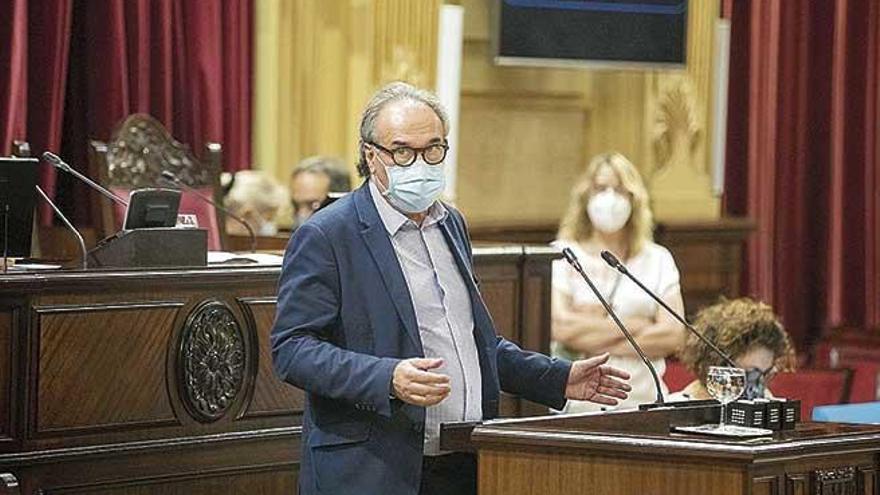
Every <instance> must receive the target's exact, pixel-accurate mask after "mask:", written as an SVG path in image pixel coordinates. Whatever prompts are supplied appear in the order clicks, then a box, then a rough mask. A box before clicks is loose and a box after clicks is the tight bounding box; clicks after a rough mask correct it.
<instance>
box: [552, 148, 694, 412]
mask: <svg viewBox="0 0 880 495" xmlns="http://www.w3.org/2000/svg"><path fill="white" fill-rule="evenodd" d="M652 230H653V221H652V215H651V209H650V207H649V200H648V192H647V190H646V189H645V185H644V183H643V182H642V178H641V176H640V175H639V173H638V170H636V168H635V166H634V165H633V164H632V163H630V161H629V160H627V159H626V158H625V157H624V156H623V155H621V154H619V153H604V154H601V155H599V156H597V157H595V158H594V159H593V160H592V161H591V162H590V164H589V165H588V167H587V170H586V172H585V173H584V175H583V176H582V177H581V178H580V179H579V180H578V182H577V184H576V185H575V186H574V190H573V191H572V196H571V202H570V204H569V208H568V212H567V213H566V214H565V217H564V218H563V221H562V225H561V227H560V229H559V239H558V240H557V241H556V243H555V245H556V246H557V247H559V248H564V247H570V248H571V249H572V250H573V251H574V253H575V254H576V255H577V257H578V259H579V260H580V262H581V265H582V266H583V268H584V270H585V271H586V272H587V274H588V275H589V276H590V278H591V279H592V280H593V282H594V283H595V284H596V286H597V288H598V289H599V291H600V292H601V293H602V295H603V297H604V298H605V299H606V300H607V301H608V302H609V304H610V305H611V307H612V308H613V309H614V310H615V312H616V313H617V314H618V315H619V316H620V318H621V320H622V321H623V323H624V325H626V327H627V328H628V329H629V330H630V332H631V333H632V334H633V336H634V338H635V340H636V341H637V342H638V343H639V344H640V345H641V347H642V348H643V349H644V351H645V353H646V354H647V355H648V358H649V359H651V360H652V361H653V363H654V367H655V368H657V372H658V374H659V375H661V376H662V374H663V372H664V370H665V361H664V358H665V357H666V356H667V355H669V354H672V353H673V352H674V351H675V350H676V349H678V348H679V347H680V346H681V343H682V341H683V339H684V328H683V327H682V326H681V324H679V323H678V322H677V321H675V320H674V319H673V318H672V317H671V316H670V315H669V314H667V313H666V312H665V311H664V310H663V309H662V308H661V307H660V305H659V304H657V303H656V302H655V301H654V300H653V299H651V298H650V296H648V295H647V294H645V293H644V292H643V291H642V290H641V289H640V288H639V287H638V286H636V285H635V284H634V283H633V282H632V281H630V280H629V279H627V278H626V277H623V276H622V275H621V274H620V272H618V271H616V270H614V269H613V268H611V267H610V266H608V265H607V264H606V263H605V262H604V261H603V260H602V258H601V257H600V253H601V252H602V251H603V250H608V251H611V252H612V253H614V255H615V256H617V257H618V258H619V259H620V260H622V261H623V262H624V263H625V264H626V265H627V267H628V268H629V271H630V272H631V273H633V274H634V275H635V276H636V278H638V279H640V280H641V281H642V282H644V283H645V284H646V285H647V286H648V287H650V288H651V290H653V291H654V292H655V293H657V294H658V295H659V296H660V297H662V298H663V300H664V301H665V302H666V303H667V304H669V305H670V306H671V307H672V308H674V309H676V310H677V311H679V312H681V311H682V306H683V304H682V299H681V289H680V287H679V280H678V278H679V276H678V268H676V266H675V260H673V258H672V255H671V254H669V251H667V250H666V248H664V247H662V246H660V245H658V244H655V243H654V242H652ZM552 333H553V341H554V342H553V351H554V353H555V354H556V355H559V356H563V357H568V358H576V357H579V356H584V355H595V354H600V353H603V352H607V353H610V354H611V358H610V359H609V361H608V363H609V364H611V365H614V366H616V367H618V368H622V369H625V370H626V371H627V372H629V374H630V375H631V376H632V378H631V379H630V382H629V383H630V385H631V386H632V392H630V394H629V397H628V398H627V399H626V400H625V401H622V402H621V403H620V404H618V406H617V407H621V408H629V407H636V406H638V405H639V404H641V403H647V402H654V399H655V398H656V389H655V387H654V382H653V380H652V379H651V374H650V371H649V370H648V369H647V368H646V367H645V365H644V363H642V361H641V360H640V359H639V358H638V356H637V354H636V353H635V351H634V350H633V349H632V347H630V345H629V342H628V341H627V340H626V339H625V337H624V336H623V334H622V333H621V332H620V330H619V329H618V328H617V326H616V325H615V324H614V322H613V321H612V320H611V318H609V316H608V315H607V314H606V313H605V310H604V308H603V307H602V305H601V304H600V303H599V300H598V299H596V297H595V296H594V295H593V293H592V291H591V290H590V288H589V287H588V286H587V285H586V283H585V282H584V280H583V279H582V278H581V276H580V275H579V274H578V273H577V272H576V271H575V270H574V269H573V268H571V266H569V265H568V264H567V263H566V262H565V261H564V260H556V261H554V262H553V297H552ZM663 392H664V394H665V393H666V388H665V385H663ZM600 407H601V406H598V405H596V404H592V403H588V402H579V401H568V404H567V405H566V408H565V412H585V411H595V410H598V409H599V408H600Z"/></svg>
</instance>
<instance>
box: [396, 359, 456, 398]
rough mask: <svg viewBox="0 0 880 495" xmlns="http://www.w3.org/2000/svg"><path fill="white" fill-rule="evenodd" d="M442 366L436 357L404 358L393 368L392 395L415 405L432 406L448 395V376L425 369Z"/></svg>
mask: <svg viewBox="0 0 880 495" xmlns="http://www.w3.org/2000/svg"><path fill="white" fill-rule="evenodd" d="M440 366H443V360H442V359H438V358H412V359H404V360H403V361H401V362H400V363H398V365H397V367H395V368H394V375H393V377H392V380H391V382H392V385H393V388H394V396H395V397H397V398H398V399H400V400H402V401H404V402H406V403H408V404H414V405H417V406H433V405H434V404H438V403H439V402H440V401H442V400H443V399H445V398H446V396H448V395H449V392H450V390H452V389H451V388H450V386H449V377H448V376H446V375H442V374H440V373H433V372H430V371H427V370H430V369H434V368H439V367H440Z"/></svg>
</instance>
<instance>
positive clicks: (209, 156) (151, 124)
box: [89, 114, 226, 250]
mask: <svg viewBox="0 0 880 495" xmlns="http://www.w3.org/2000/svg"><path fill="white" fill-rule="evenodd" d="M90 144H91V146H90V147H89V174H90V175H91V176H92V177H93V178H96V180H97V181H98V182H99V183H100V184H102V185H103V186H105V187H107V188H108V189H110V190H111V191H113V192H114V193H116V194H117V195H119V196H121V197H123V198H127V197H128V194H129V192H130V191H131V190H133V189H137V188H142V187H168V186H169V185H168V184H167V182H165V181H164V180H162V179H161V174H162V171H163V170H169V171H171V172H172V173H174V174H175V175H176V176H177V177H179V178H180V180H181V181H182V182H184V183H185V184H187V185H189V186H191V187H193V188H195V189H196V190H197V191H199V192H200V193H201V194H202V195H204V196H207V197H209V198H211V199H213V200H214V201H215V202H221V192H220V191H221V189H220V171H221V159H222V156H221V154H222V152H221V147H220V145H219V144H217V143H208V144H207V145H206V146H205V148H206V149H205V154H204V157H203V160H198V159H197V158H196V157H195V156H193V154H192V152H191V151H190V149H189V147H188V146H187V145H184V144H181V143H179V142H178V141H176V140H175V139H174V138H173V137H172V136H171V135H170V134H169V133H168V131H167V130H166V129H165V128H164V127H163V126H162V124H160V123H159V122H158V121H157V120H156V119H154V118H153V117H150V116H149V115H144V114H133V115H130V116H128V117H127V118H126V119H125V120H124V121H123V122H122V123H121V124H120V125H119V127H117V128H116V130H115V131H114V132H113V135H112V137H111V138H110V141H108V142H107V143H103V142H101V141H92V142H91V143H90ZM92 198H93V200H92V201H93V203H92V207H93V210H92V211H94V212H97V213H98V215H97V217H98V221H97V224H98V227H99V231H100V232H101V233H102V234H103V235H104V236H108V235H111V234H113V233H115V232H116V231H117V230H119V228H120V227H121V225H122V220H123V218H124V215H125V211H124V207H123V206H122V205H119V204H114V203H112V202H110V201H108V200H107V199H106V198H103V197H101V196H100V195H97V194H95V195H92ZM180 213H190V214H194V215H195V216H196V218H197V219H198V223H199V227H201V228H204V229H206V230H207V231H208V249H210V250H219V249H221V246H223V245H224V244H225V240H226V232H225V229H224V221H223V218H221V217H220V214H219V213H218V212H217V211H216V210H215V209H214V207H213V206H211V205H210V204H208V203H206V202H204V201H202V200H201V199H199V198H198V197H197V196H196V195H194V194H192V193H190V192H187V191H184V192H183V194H182V195H181V198H180Z"/></svg>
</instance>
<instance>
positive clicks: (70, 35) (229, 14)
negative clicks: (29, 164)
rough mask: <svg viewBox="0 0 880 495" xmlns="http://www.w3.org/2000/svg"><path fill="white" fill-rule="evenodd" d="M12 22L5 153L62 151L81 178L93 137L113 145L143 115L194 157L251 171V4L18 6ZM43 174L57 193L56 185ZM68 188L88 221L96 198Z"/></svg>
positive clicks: (58, 0)
mask: <svg viewBox="0 0 880 495" xmlns="http://www.w3.org/2000/svg"><path fill="white" fill-rule="evenodd" d="M8 12H11V15H9V16H4V17H3V18H0V62H2V63H3V66H2V67H8V68H9V70H8V71H7V70H3V71H2V74H0V119H2V121H0V122H2V127H0V140H2V141H0V151H2V152H3V154H4V155H5V154H8V152H9V148H10V143H11V140H12V139H26V140H28V141H30V143H31V148H32V150H33V152H35V153H42V151H44V150H47V149H48V150H53V151H58V150H60V151H61V153H62V154H63V155H64V157H66V158H67V159H68V161H69V162H70V163H71V164H72V165H73V166H75V167H76V168H79V169H80V170H82V171H84V170H85V169H86V159H87V150H88V148H87V146H88V140H89V139H101V140H106V139H108V138H109V137H110V134H111V132H112V131H113V129H114V127H115V126H116V124H118V123H119V122H120V121H121V120H122V119H124V118H125V117H126V116H128V115H129V114H131V113H135V112H144V113H149V114H152V115H153V116H155V117H156V118H158V119H159V120H160V121H161V122H162V123H163V124H164V125H165V126H167V127H168V129H169V130H170V131H171V133H172V135H174V137H175V138H177V139H178V140H180V141H182V142H185V143H188V144H190V146H191V147H192V149H193V150H194V151H195V152H196V154H200V153H201V152H202V150H203V148H204V144H205V143H206V142H211V141H214V142H219V143H221V144H222V145H223V147H224V154H223V156H224V167H225V168H226V170H231V171H235V170H240V169H244V168H249V166H250V121H251V107H250V95H251V76H252V69H251V47H252V41H251V40H252V23H253V8H252V0H223V1H221V0H53V1H51V2H28V1H27V0H12V5H11V9H10V10H9V11H8ZM68 60H69V63H68ZM65 95H66V96H67V98H66V99H65ZM44 170H45V175H44V177H43V183H44V185H45V186H47V187H48V189H49V190H50V192H53V191H54V189H55V180H56V178H55V176H54V174H53V173H52V170H51V169H44ZM59 186H60V188H61V196H63V197H62V198H61V202H62V204H63V205H64V206H65V207H67V208H68V210H74V216H75V218H76V219H77V221H78V222H80V223H86V222H87V221H88V217H89V214H88V211H87V204H88V202H87V201H85V200H81V199H80V198H83V197H87V196H84V195H85V194H90V193H87V192H86V191H84V190H81V189H80V186H78V185H73V183H72V182H71V181H70V179H69V178H66V177H64V178H61V183H60V184H59ZM44 218H49V217H48V216H46V217H44Z"/></svg>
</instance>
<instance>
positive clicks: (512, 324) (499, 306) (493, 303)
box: [476, 259, 521, 342]
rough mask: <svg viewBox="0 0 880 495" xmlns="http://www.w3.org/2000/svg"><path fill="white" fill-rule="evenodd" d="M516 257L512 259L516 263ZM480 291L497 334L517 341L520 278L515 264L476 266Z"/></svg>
mask: <svg viewBox="0 0 880 495" xmlns="http://www.w3.org/2000/svg"><path fill="white" fill-rule="evenodd" d="M517 262H518V259H514V263H517ZM476 271H477V278H478V279H479V280H480V292H481V293H482V294H483V301H485V303H486V307H487V308H488V309H489V314H491V315H492V320H493V321H494V322H495V328H496V329H497V330H498V333H499V335H503V336H504V337H505V338H507V339H508V340H511V341H513V342H519V341H520V339H521V336H520V319H519V310H520V306H519V305H520V300H519V299H520V298H519V294H520V279H519V271H518V269H517V266H516V265H515V264H513V265H511V264H509V263H505V264H494V263H493V264H490V265H483V266H480V267H478V268H477V270H476Z"/></svg>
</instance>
